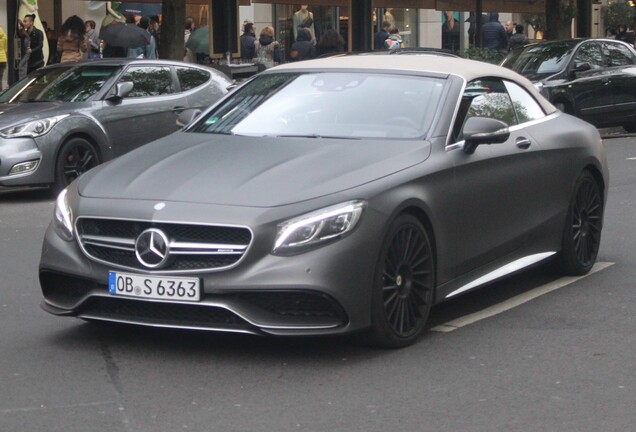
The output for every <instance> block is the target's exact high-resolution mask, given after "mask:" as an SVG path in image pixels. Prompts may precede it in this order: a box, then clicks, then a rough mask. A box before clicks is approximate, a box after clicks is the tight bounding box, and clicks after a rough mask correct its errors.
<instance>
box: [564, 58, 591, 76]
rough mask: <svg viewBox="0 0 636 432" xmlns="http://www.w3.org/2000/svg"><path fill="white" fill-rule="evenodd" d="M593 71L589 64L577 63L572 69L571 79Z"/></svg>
mask: <svg viewBox="0 0 636 432" xmlns="http://www.w3.org/2000/svg"><path fill="white" fill-rule="evenodd" d="M589 70H592V65H591V64H589V63H588V62H575V63H574V67H573V68H572V69H570V74H569V75H570V79H574V78H575V77H576V74H577V73H578V72H586V71H589Z"/></svg>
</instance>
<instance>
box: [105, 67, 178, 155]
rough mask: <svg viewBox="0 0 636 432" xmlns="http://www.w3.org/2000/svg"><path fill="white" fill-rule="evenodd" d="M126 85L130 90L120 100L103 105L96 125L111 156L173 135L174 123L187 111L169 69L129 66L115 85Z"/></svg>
mask: <svg viewBox="0 0 636 432" xmlns="http://www.w3.org/2000/svg"><path fill="white" fill-rule="evenodd" d="M126 81H130V82H132V83H133V89H132V91H131V92H130V93H129V94H128V95H125V97H124V98H123V99H120V100H116V101H112V100H111V101H106V102H105V106H104V109H103V110H102V111H101V112H100V114H99V115H100V117H101V118H100V121H101V123H102V125H104V128H105V129H106V132H107V134H108V136H109V138H110V142H111V144H112V146H113V153H114V155H115V156H119V155H122V154H124V153H127V152H128V151H130V150H132V149H134V148H136V147H139V146H141V145H143V144H146V143H148V142H150V141H153V140H155V139H158V138H161V137H163V136H166V135H168V134H170V133H172V132H174V131H176V130H177V129H178V128H177V125H176V119H177V115H178V113H179V112H180V111H182V110H183V109H184V108H185V107H187V101H186V100H185V98H184V96H183V94H182V93H180V92H177V90H178V87H177V85H176V82H175V77H174V74H173V71H172V67H171V66H167V65H152V64H149V65H131V66H130V67H129V68H128V69H127V70H126V71H125V72H124V73H123V74H122V76H121V77H120V79H119V81H118V82H120V83H121V82H126Z"/></svg>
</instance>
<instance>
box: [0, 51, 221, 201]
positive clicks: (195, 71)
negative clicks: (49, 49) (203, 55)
mask: <svg viewBox="0 0 636 432" xmlns="http://www.w3.org/2000/svg"><path fill="white" fill-rule="evenodd" d="M229 85H230V82H229V81H228V80H227V79H226V78H225V77H224V76H223V75H221V74H219V73H218V72H216V71H214V70H212V69H209V68H204V67H200V66H196V65H190V64H186V63H180V62H170V61H160V60H156V61H150V60H136V59H111V60H99V61H89V62H79V63H63V64H58V65H53V66H49V67H47V68H43V69H40V70H38V71H35V72H34V73H33V74H31V75H29V76H27V77H26V78H24V79H23V80H21V81H19V82H18V83H16V84H14V85H13V86H12V87H10V88H9V89H8V90H7V91H6V92H5V93H3V94H2V95H1V96H0V112H1V113H2V114H1V115H0V187H2V186H4V187H13V186H32V185H50V184H53V185H54V188H55V189H56V190H60V189H62V188H63V187H65V186H66V185H68V184H69V183H70V181H72V180H73V179H75V178H76V177H78V176H79V175H81V174H83V173H84V172H86V171H88V170H89V169H90V168H92V167H94V166H96V165H98V164H99V163H101V162H105V161H107V160H110V159H112V158H113V157H116V156H119V155H121V154H124V153H126V152H128V151H130V150H132V149H133V148H136V147H139V146H140V145H143V144H145V143H147V142H149V141H152V140H154V139H157V138H161V137H163V136H165V135H168V134H170V133H172V132H174V131H176V130H177V125H176V115H177V114H178V112H180V111H182V110H183V109H186V108H199V109H203V108H206V107H208V106H209V105H210V104H212V103H213V102H216V101H217V100H218V99H220V98H221V97H222V96H223V95H224V94H226V93H227V90H226V88H227V87H228V86H229Z"/></svg>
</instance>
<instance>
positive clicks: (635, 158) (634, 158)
mask: <svg viewBox="0 0 636 432" xmlns="http://www.w3.org/2000/svg"><path fill="white" fill-rule="evenodd" d="M627 160H636V157H633V158H627Z"/></svg>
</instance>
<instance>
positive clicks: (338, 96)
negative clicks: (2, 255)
mask: <svg viewBox="0 0 636 432" xmlns="http://www.w3.org/2000/svg"><path fill="white" fill-rule="evenodd" d="M607 192H608V169H607V162H606V159H605V155H604V150H603V143H602V141H601V138H600V137H599V133H598V131H597V130H596V128H594V127H593V126H592V125H590V124H589V123H586V122H584V121H582V120H580V119H578V118H576V117H573V116H570V115H568V114H565V113H562V112H560V111H558V110H556V109H555V107H554V106H552V104H550V103H549V102H548V101H547V100H546V99H545V98H543V97H542V96H541V95H540V94H539V92H538V91H537V90H536V89H535V87H534V86H533V85H532V83H531V82H530V81H528V80H527V79H525V78H523V77H522V76H520V75H518V74H517V73H515V72H512V71H510V70H508V69H505V68H502V67H499V66H494V65H489V64H486V63H480V62H475V61H471V60H465V59H461V58H452V57H449V56H439V55H435V54H425V55H404V56H382V55H366V56H336V57H330V58H325V59H317V60H311V61H304V62H297V63H292V64H288V65H282V66H279V67H275V68H271V69H268V70H267V71H265V72H263V73H261V74H260V75H258V76H256V77H254V78H252V79H251V80H249V81H247V82H246V83H244V84H242V85H241V86H240V87H239V88H237V89H236V90H234V91H233V92H232V93H230V94H229V95H228V96H226V97H225V98H224V99H222V100H221V101H220V102H218V103H217V104H216V105H215V106H214V107H212V108H210V109H208V110H206V111H204V112H203V113H201V114H200V115H199V116H198V117H196V118H195V119H194V120H193V121H192V122H191V123H189V124H188V126H187V127H185V128H184V129H183V130H181V131H179V132H176V133H175V134H172V135H170V136H168V137H165V138H162V139H160V140H157V141H155V142H153V143H150V144H148V145H146V146H144V147H141V148H139V149H137V150H134V151H132V152H130V153H128V154H127V155H124V156H122V157H120V158H118V159H116V160H114V161H112V162H110V163H108V164H105V165H102V166H99V167H97V168H95V169H93V170H91V171H89V172H87V173H86V174H84V175H83V176H81V177H80V178H79V179H77V180H76V181H74V182H73V183H72V184H71V185H70V186H69V187H68V188H67V189H65V190H64V191H63V192H62V193H61V194H60V195H59V197H58V199H57V204H56V209H55V215H54V217H53V221H52V223H51V225H50V226H49V228H48V230H47V232H46V236H45V239H44V246H43V249H42V257H41V261H40V266H39V279H40V284H41V288H42V292H43V296H44V298H43V301H42V307H43V308H44V310H46V311H47V312H50V313H52V314H55V315H61V316H74V317H79V318H82V319H84V320H89V321H91V320H92V321H111V322H119V323H129V324H137V325H144V326H157V327H172V328H182V329H200V330H211V331H220V332H242V333H252V334H258V335H325V334H344V333H354V332H360V333H362V334H364V335H365V337H366V338H368V340H369V341H371V342H373V343H375V344H378V345H381V346H387V347H398V346H405V345H408V344H411V343H413V342H414V341H416V340H417V338H418V337H419V336H420V335H421V334H422V332H423V331H424V329H425V328H426V321H427V317H428V315H429V311H430V309H431V307H432V306H433V305H435V304H436V303H439V302H443V301H445V300H448V299H452V298H455V297H456V296H458V295H460V294H462V293H466V292H469V291H471V290H474V289H476V288H478V287H482V286H484V285H487V284H489V283H491V282H493V281H495V280H498V279H500V278H503V277H505V276H507V275H510V274H512V273H515V272H519V271H522V270H524V269H527V268H529V267H531V266H534V265H538V264H540V263H545V262H547V261H550V260H552V261H553V262H554V265H555V266H556V268H558V269H560V271H562V272H563V273H565V274H584V273H586V272H588V271H589V270H590V269H591V267H592V266H593V264H594V262H595V260H596V256H597V253H598V250H599V244H600V241H601V230H602V225H603V209H604V204H605V202H606V198H607ZM546 267H551V266H546Z"/></svg>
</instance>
